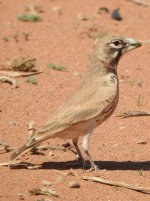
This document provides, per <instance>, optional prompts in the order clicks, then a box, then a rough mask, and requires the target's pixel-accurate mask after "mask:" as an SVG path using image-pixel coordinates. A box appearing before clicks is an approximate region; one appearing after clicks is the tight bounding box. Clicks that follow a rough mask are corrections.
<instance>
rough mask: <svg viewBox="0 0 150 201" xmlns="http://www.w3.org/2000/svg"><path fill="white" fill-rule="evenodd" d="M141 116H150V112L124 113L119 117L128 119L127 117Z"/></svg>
mask: <svg viewBox="0 0 150 201" xmlns="http://www.w3.org/2000/svg"><path fill="white" fill-rule="evenodd" d="M139 116H150V112H143V111H128V112H124V113H122V114H120V115H117V117H122V118H127V117H139Z"/></svg>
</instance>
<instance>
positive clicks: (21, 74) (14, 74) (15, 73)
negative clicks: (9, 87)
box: [0, 70, 43, 77]
mask: <svg viewBox="0 0 150 201" xmlns="http://www.w3.org/2000/svg"><path fill="white" fill-rule="evenodd" d="M39 73H43V70H39V71H36V72H19V71H8V70H0V74H3V75H4V76H9V77H26V76H30V75H36V74H39Z"/></svg>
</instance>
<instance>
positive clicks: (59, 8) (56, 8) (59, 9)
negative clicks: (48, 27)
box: [52, 6, 62, 15]
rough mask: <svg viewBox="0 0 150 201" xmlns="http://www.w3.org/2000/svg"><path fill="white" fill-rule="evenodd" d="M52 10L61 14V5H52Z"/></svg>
mask: <svg viewBox="0 0 150 201" xmlns="http://www.w3.org/2000/svg"><path fill="white" fill-rule="evenodd" d="M52 11H53V12H56V13H58V14H60V15H61V14H62V9H61V7H59V6H54V7H53V8H52Z"/></svg>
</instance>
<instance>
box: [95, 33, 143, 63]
mask: <svg viewBox="0 0 150 201" xmlns="http://www.w3.org/2000/svg"><path fill="white" fill-rule="evenodd" d="M141 45H142V44H141V42H139V41H137V40H135V39H132V38H125V37H122V36H116V35H115V36H114V35H111V36H108V35H106V36H103V37H100V38H97V40H96V43H95V54H96V56H97V57H98V59H99V60H100V61H101V62H103V63H107V64H110V65H115V64H117V63H118V61H119V59H120V57H121V56H122V55H123V54H125V53H127V52H129V51H130V50H133V49H135V48H138V47H140V46H141Z"/></svg>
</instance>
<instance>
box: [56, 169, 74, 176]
mask: <svg viewBox="0 0 150 201" xmlns="http://www.w3.org/2000/svg"><path fill="white" fill-rule="evenodd" d="M53 171H54V172H55V173H58V174H61V175H63V176H70V175H71V176H77V174H76V173H75V172H74V171H73V170H70V171H68V172H62V171H58V170H53Z"/></svg>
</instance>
